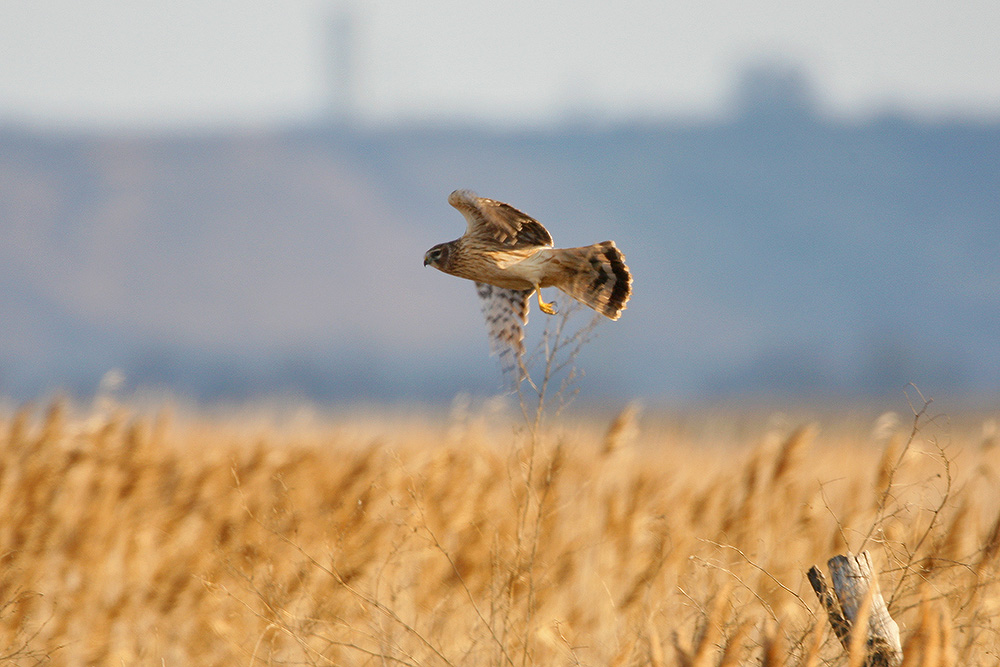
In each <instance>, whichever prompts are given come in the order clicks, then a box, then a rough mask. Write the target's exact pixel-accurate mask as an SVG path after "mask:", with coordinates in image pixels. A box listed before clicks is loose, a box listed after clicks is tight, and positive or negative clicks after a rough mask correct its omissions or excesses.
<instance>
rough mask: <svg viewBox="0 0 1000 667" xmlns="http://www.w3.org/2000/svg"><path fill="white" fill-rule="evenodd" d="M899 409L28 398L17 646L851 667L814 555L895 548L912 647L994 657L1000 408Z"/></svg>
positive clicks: (275, 661) (0, 507)
mask: <svg viewBox="0 0 1000 667" xmlns="http://www.w3.org/2000/svg"><path fill="white" fill-rule="evenodd" d="M901 403H902V405H901V409H900V410H899V411H898V414H896V415H893V414H886V415H882V416H879V415H878V414H875V413H873V414H868V415H864V414H860V413H859V412H854V413H851V414H846V413H845V414H822V415H820V416H808V415H807V416H803V417H802V418H795V417H781V416H774V415H770V416H769V415H764V414H761V415H758V416H753V415H742V416H741V415H734V414H728V415H712V414H694V415H685V416H676V415H674V416H671V415H657V414H652V413H650V412H648V411H647V412H646V413H642V414H639V413H636V412H635V411H632V410H631V409H625V410H623V411H622V413H621V414H619V415H618V417H617V418H615V417H614V415H611V416H609V417H608V418H606V419H601V418H599V417H597V416H588V417H586V418H577V419H571V418H569V417H566V416H564V417H561V418H558V419H556V418H553V419H551V420H549V421H547V422H546V423H545V424H543V425H542V426H540V427H537V428H536V427H535V426H534V425H533V424H530V423H526V422H525V420H524V419H523V418H521V416H520V415H517V416H516V417H509V416H504V415H503V414H502V413H501V414H494V413H490V412H488V411H483V412H482V413H477V412H476V411H471V412H470V411H463V410H460V409H456V410H454V411H453V412H452V413H451V414H445V415H441V416H434V415H431V414H430V413H428V414H426V415H423V416H421V415H419V414H416V415H399V414H397V415H377V414H375V415H373V414H363V413H360V412H359V413H355V414H344V415H340V416H328V417H324V416H317V415H315V414H310V413H308V412H305V411H303V412H302V413H301V414H298V415H292V414H289V415H285V416H281V415H280V414H278V413H272V414H269V413H267V412H266V411H256V412H249V413H230V414H218V413H217V414H215V415H214V416H213V415H208V414H203V415H199V414H197V413H196V412H187V411H183V412H184V414H181V413H182V411H176V412H172V411H171V410H170V409H169V408H166V407H164V408H163V409H161V410H149V409H147V408H143V409H138V408H132V409H130V408H128V407H123V406H121V405H111V404H102V405H95V406H93V407H88V408H86V409H81V408H79V407H73V406H69V405H66V404H62V403H55V404H53V405H51V406H49V407H36V408H25V409H22V410H19V411H14V410H11V411H8V413H7V415H6V417H4V421H3V423H2V425H0V559H2V568H0V658H2V662H3V663H4V664H15V665H35V664H52V665H119V666H120V665H168V666H169V665H247V666H252V665H289V664H290V665H300V664H307V665H496V666H498V667H499V666H503V665H507V666H510V667H521V666H523V665H570V664H582V665H621V666H626V665H681V666H690V667H707V666H713V667H715V666H718V665H744V664H758V665H759V664H763V665H803V666H805V665H810V666H815V665H848V664H850V665H852V666H853V665H860V664H862V661H861V657H862V656H861V655H860V654H859V653H856V654H855V655H853V656H851V657H850V658H849V657H848V656H847V655H846V654H845V651H844V649H843V647H842V646H841V645H840V643H839V642H838V641H837V639H836V637H835V636H834V635H833V633H832V632H831V631H830V627H829V623H828V622H827V620H826V617H825V615H824V613H823V612H822V611H821V609H820V606H819V604H818V602H817V600H816V597H815V596H814V594H813V592H812V590H811V588H810V587H809V584H808V582H807V579H806V576H805V573H806V570H807V569H808V568H809V567H810V566H812V565H814V564H815V565H820V566H821V567H822V568H823V569H825V563H826V561H827V559H829V558H831V557H832V556H834V555H836V554H840V553H845V552H847V551H848V550H850V551H854V552H859V551H861V550H868V551H869V552H870V553H871V554H872V556H873V558H874V561H875V563H876V566H877V568H878V570H879V572H880V582H881V587H882V590H883V593H884V595H885V598H886V600H887V601H888V602H889V605H890V611H891V612H892V614H893V616H894V618H895V619H896V620H897V621H898V622H899V624H900V629H901V632H902V639H903V642H904V646H905V656H906V658H905V664H907V665H924V666H928V667H934V666H946V665H996V664H997V663H998V661H1000V636H998V634H997V631H998V629H1000V619H998V616H1000V588H998V582H997V573H998V567H1000V448H998V447H997V446H996V445H997V444H998V443H997V441H996V438H997V437H998V434H997V425H996V423H995V422H993V421H990V420H989V419H988V418H984V417H982V416H979V417H972V416H956V415H951V416H950V417H946V416H940V415H939V416H934V413H933V410H930V409H928V410H926V411H925V412H923V413H922V414H920V415H919V418H917V417H916V416H915V414H914V413H915V412H918V413H919V412H920V411H921V410H922V408H923V406H922V405H916V406H914V407H915V408H916V409H915V410H913V411H911V410H910V408H909V407H908V406H907V404H906V401H905V400H902V401H901ZM931 407H933V406H931Z"/></svg>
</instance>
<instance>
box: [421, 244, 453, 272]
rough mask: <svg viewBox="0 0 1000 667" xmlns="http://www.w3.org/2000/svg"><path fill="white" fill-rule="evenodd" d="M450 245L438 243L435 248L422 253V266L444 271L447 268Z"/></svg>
mask: <svg viewBox="0 0 1000 667" xmlns="http://www.w3.org/2000/svg"><path fill="white" fill-rule="evenodd" d="M450 249H451V243H438V244H437V245H436V246H434V247H433V248H431V249H430V250H428V251H427V252H425V253H424V266H433V267H434V268H435V269H440V270H441V271H444V269H445V267H446V266H448V252H449V250H450Z"/></svg>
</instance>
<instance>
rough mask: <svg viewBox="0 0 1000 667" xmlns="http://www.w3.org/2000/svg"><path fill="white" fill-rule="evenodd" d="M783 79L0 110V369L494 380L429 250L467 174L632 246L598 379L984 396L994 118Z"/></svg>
mask: <svg viewBox="0 0 1000 667" xmlns="http://www.w3.org/2000/svg"><path fill="white" fill-rule="evenodd" d="M792 92H794V91H792ZM786 93H787V91H785V93H783V92H782V91H780V90H778V91H776V93H775V94H776V95H777V96H778V97H777V98H775V99H770V98H768V97H767V96H766V95H765V96H764V97H763V98H761V97H760V96H758V97H757V98H748V99H746V100H744V104H743V105H742V111H741V112H740V113H739V114H736V115H735V116H734V117H732V118H729V119H725V120H718V121H697V122H695V121H691V122H683V121H672V122H652V121H650V122H647V123H642V122H636V123H633V124H630V125H614V126H607V125H601V124H599V123H592V122H587V121H586V119H578V120H577V121H576V122H572V123H567V124H565V125H563V126H561V127H558V128H550V129H534V130H524V129H522V130H499V129H495V128H484V127H469V126H465V127H454V126H420V127H398V128H391V129H380V130H359V129H352V128H351V127H349V126H345V125H336V124H324V123H316V124H314V125H303V126H300V127H296V128H283V129H276V130H274V131H258V132H248V131H233V132H231V133H221V132H220V133H200V134H199V133H191V134H186V135H185V134H163V135H155V136H150V135H142V134H113V133H103V134H52V133H48V132H41V131H36V130H32V129H28V128H23V127H16V126H7V127H5V128H3V129H0V221H2V222H0V225H2V229H3V243H2V244H0V312H2V313H3V322H2V324H0V359H2V365H0V395H6V396H11V397H14V398H16V399H24V398H31V397H34V396H37V395H38V394H40V393H44V392H48V391H52V390H54V389H57V388H62V389H66V390H69V391H72V392H82V393H87V392H90V391H92V390H93V389H94V388H95V387H96V385H97V382H98V381H99V379H100V377H101V376H102V375H103V374H104V373H105V372H106V371H107V370H109V369H111V368H118V369H121V370H122V371H123V372H124V374H125V376H126V378H127V381H128V384H129V385H130V386H135V387H138V386H156V387H166V388H169V389H171V390H175V391H178V392H180V393H183V394H190V395H193V396H195V397H198V398H202V399H219V398H242V397H249V396H261V395H273V394H281V393H284V392H293V393H299V394H304V395H306V396H309V397H312V398H315V399H319V400H343V399H381V400H427V401H436V400H439V399H446V398H448V397H451V396H453V395H454V394H456V393H458V392H463V391H471V392H474V393H489V392H491V391H493V390H495V389H496V388H498V387H499V384H500V382H499V370H498V366H497V364H496V362H495V360H493V359H490V358H488V357H487V350H488V347H487V341H486V337H485V334H484V330H483V325H482V322H481V319H480V315H479V310H478V304H477V303H476V299H475V293H474V290H473V289H472V286H471V285H469V284H467V283H465V282H463V281H460V280H457V279H452V278H449V277H447V276H444V275H442V274H440V273H438V272H435V271H432V270H430V269H424V267H422V266H421V258H422V256H423V253H424V251H425V250H426V249H427V248H428V247H430V246H431V245H433V244H434V243H437V242H440V241H445V240H449V239H452V238H455V237H457V236H458V235H460V234H461V233H462V231H463V230H464V221H463V219H462V218H461V216H460V215H459V214H458V213H457V212H456V211H454V210H452V209H451V208H450V207H449V206H448V204H447V202H446V197H447V195H448V193H449V192H450V191H451V190H453V189H455V188H460V187H465V188H471V189H474V190H476V191H477V192H479V194H481V195H483V196H489V197H493V198H496V199H501V200H505V201H508V202H510V203H511V204H513V205H514V206H516V207H518V208H520V209H522V210H524V211H525V212H527V213H529V214H530V215H532V216H534V217H536V218H538V219H539V220H541V221H542V222H543V223H544V224H545V225H546V226H547V227H548V228H549V230H550V231H551V232H552V234H553V236H554V237H555V239H556V243H557V245H563V246H572V245H583V244H588V243H592V242H597V241H602V240H605V239H606V238H613V239H614V240H615V241H616V242H617V243H618V245H619V246H620V247H621V248H622V249H623V250H624V251H625V254H626V256H627V260H628V263H629V266H630V267H631V268H632V270H633V272H634V274H635V296H634V298H633V300H632V301H631V303H630V305H629V309H628V311H627V312H626V313H625V315H624V316H623V318H622V320H621V321H619V322H617V323H614V324H610V323H609V324H605V325H602V326H601V327H600V328H599V337H598V338H597V340H596V341H595V342H594V343H592V344H591V345H590V346H589V347H588V348H587V349H586V351H585V353H584V355H583V357H582V358H581V360H580V363H581V366H582V367H583V368H584V370H585V371H586V373H587V380H586V385H585V395H587V396H589V397H603V396H616V397H630V396H636V395H638V396H648V397H653V398H658V397H663V398H670V399H680V400H687V399H690V400H700V399H715V398H732V397H750V398H754V397H757V398H765V397H773V396H797V397H807V396H808V397H827V396H833V397H841V398H845V397H848V398H864V397H878V396H885V395H892V396H898V395H899V392H900V390H901V389H902V388H903V387H904V386H905V385H906V383H908V382H911V381H912V382H915V383H917V384H918V385H920V386H921V388H923V389H925V390H927V391H928V392H930V393H932V394H942V393H948V394H952V395H960V396H978V397H984V396H986V397H989V396H996V394H997V388H998V387H1000V383H998V380H1000V343H998V341H1000V338H998V332H1000V262H998V260H997V252H998V249H1000V207H998V205H997V201H998V200H997V193H998V192H1000V124H988V125H984V124H970V123H967V122H958V121H940V122H936V123H918V122H915V121H911V120H908V119H906V118H903V117H897V116H891V115H887V116H884V117H880V118H873V119H870V120H867V121H864V122H851V123H849V122H842V121H832V120H829V119H825V118H823V117H822V116H820V115H818V114H816V113H814V112H813V111H812V110H811V108H810V107H809V105H808V104H805V103H800V102H801V100H796V98H795V97H794V95H791V97H789V95H788V94H786ZM781 95H785V96H784V97H782V96H781ZM789 100H791V102H792V103H788V102H789ZM543 318H544V316H543V315H542V314H541V313H540V312H538V310H537V309H535V310H534V311H533V312H532V315H531V324H530V326H529V330H530V332H531V333H532V334H534V335H535V337H537V335H538V333H539V331H540V330H541V329H542V328H543V326H544V321H543Z"/></svg>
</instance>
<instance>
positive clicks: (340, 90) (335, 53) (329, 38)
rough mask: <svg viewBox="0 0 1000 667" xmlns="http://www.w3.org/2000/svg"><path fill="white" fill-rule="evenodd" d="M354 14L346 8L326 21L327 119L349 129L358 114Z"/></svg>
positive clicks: (346, 5) (348, 5)
mask: <svg viewBox="0 0 1000 667" xmlns="http://www.w3.org/2000/svg"><path fill="white" fill-rule="evenodd" d="M354 37H355V36H354V11H353V7H352V6H351V5H350V4H344V5H342V6H340V7H339V8H338V9H336V10H335V11H334V13H333V14H332V15H331V16H330V18H329V19H327V26H326V63H325V64H326V77H327V116H328V118H329V119H330V120H331V121H333V122H334V123H337V124H341V125H347V124H350V123H351V122H352V121H353V120H354V114H355V99H354V97H355V90H354V86H355V85H356V84H355V80H354V77H355V74H354Z"/></svg>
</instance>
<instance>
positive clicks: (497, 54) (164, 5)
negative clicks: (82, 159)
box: [0, 0, 1000, 127]
mask: <svg viewBox="0 0 1000 667" xmlns="http://www.w3.org/2000/svg"><path fill="white" fill-rule="evenodd" d="M345 8H346V10H345ZM344 11H348V12H349V14H350V15H351V16H352V17H353V19H352V26H353V27H352V33H353V40H352V41H353V46H352V48H351V62H352V65H351V67H350V72H351V81H352V90H353V92H352V94H351V103H350V104H351V106H352V108H353V109H354V111H355V115H356V117H357V119H358V120H359V122H361V123H366V124H379V123H386V122H396V121H399V120H409V119H429V118H448V119H461V120H468V119H475V118H480V119H486V120H488V121H490V122H494V123H515V124H532V123H545V122H550V121H552V120H553V119H559V118H562V117H565V116H576V115H579V114H581V113H590V114H593V115H594V116H595V117H597V118H603V119H616V118H629V117H636V116H643V117H649V116H671V115H684V116H691V115H695V114H716V115H717V114H720V113H724V112H725V110H726V108H727V104H728V103H729V102H730V101H731V98H732V91H733V87H734V83H735V81H736V79H737V76H738V74H739V72H740V71H741V68H743V67H745V66H746V64H747V63H748V62H755V61H761V60H779V61H785V62H790V63H794V64H797V65H798V66H800V67H801V68H802V69H803V71H805V72H806V73H807V74H808V76H809V77H810V79H811V80H812V82H813V84H814V86H815V88H816V92H817V95H818V98H819V101H820V104H821V105H822V106H823V108H824V109H825V110H826V111H827V112H828V113H831V114H836V115H844V116H861V117H864V116H866V115H871V114H873V113H878V112H880V111H884V110H894V111H903V112H908V113H912V114H915V115H918V116H922V117H936V116H942V115H944V116H952V115H957V116H963V117H973V118H988V119H998V118H1000V5H998V4H997V2H996V0H951V1H949V2H941V1H935V2H924V1H922V0H891V1H878V0H865V1H861V0H839V1H837V2H826V1H812V0H811V1H808V2H803V1H802V0H749V1H743V2H739V1H727V0H699V2H686V3H666V2H653V1H649V0H616V1H615V2H607V0H600V1H593V0H575V1H572V2H570V1H555V0H515V1H513V2H505V3H504V2H498V1H497V0H491V1H489V2H481V1H478V0H420V1H410V0H372V1H369V2H361V1H356V2H343V1H341V2H337V1H335V0H274V1H264V0H169V1H167V0H3V1H2V2H0V123H8V122H29V123H33V124H38V125H44V126H52V125H56V126H86V127H91V126H98V127H101V126H103V127H115V126H120V125H125V126H139V127H171V126H205V125H208V126H211V125H222V124H230V123H237V124H244V125H246V124H249V125H264V124H268V123H282V122H290V121H295V120H301V119H304V118H313V117H316V115H317V114H319V113H320V112H321V110H322V109H323V108H324V105H326V104H328V101H329V99H330V97H331V93H330V90H331V83H330V82H331V80H332V79H333V77H331V75H330V73H329V72H330V70H329V68H328V67H327V66H326V64H325V63H326V61H328V60H329V59H330V58H331V57H332V54H333V53H334V49H333V48H332V47H331V46H330V40H329V35H330V33H331V30H330V25H331V17H333V16H335V15H337V14H338V13H340V14H343V12H344ZM581 110H582V111H581Z"/></svg>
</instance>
